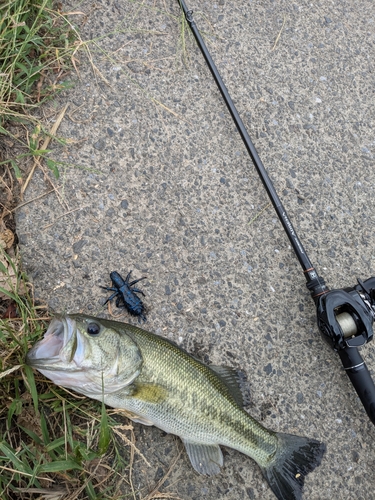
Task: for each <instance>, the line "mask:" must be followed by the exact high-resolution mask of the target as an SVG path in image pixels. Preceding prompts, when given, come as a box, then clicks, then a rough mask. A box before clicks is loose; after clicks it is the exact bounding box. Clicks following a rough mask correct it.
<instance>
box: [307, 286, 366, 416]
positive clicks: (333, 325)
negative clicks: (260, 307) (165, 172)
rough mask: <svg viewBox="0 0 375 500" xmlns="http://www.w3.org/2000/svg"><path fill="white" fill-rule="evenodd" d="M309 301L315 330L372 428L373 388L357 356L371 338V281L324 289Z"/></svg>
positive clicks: (363, 363) (361, 360)
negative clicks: (335, 359)
mask: <svg viewBox="0 0 375 500" xmlns="http://www.w3.org/2000/svg"><path fill="white" fill-rule="evenodd" d="M320 280H321V278H320ZM321 281H322V280H321ZM313 298H314V300H315V303H316V309H317V311H316V312H317V319H318V327H319V330H320V332H321V334H322V336H323V338H324V339H325V340H326V341H327V342H328V344H329V345H330V346H331V347H332V348H333V349H334V350H335V351H337V352H338V354H339V356H340V359H341V362H342V364H343V366H344V369H345V371H346V373H347V374H348V377H349V378H350V380H351V382H352V384H353V386H354V388H355V390H356V392H357V394H358V396H359V398H360V400H361V401H362V404H363V406H364V407H365V409H366V412H367V414H368V416H369V417H370V420H371V421H372V423H373V424H375V386H374V382H373V380H372V378H371V375H370V372H369V371H368V368H367V366H366V364H365V362H364V361H363V359H362V357H361V355H360V354H359V352H358V347H361V346H362V345H364V344H366V343H367V342H370V340H372V337H373V323H374V320H375V277H372V278H369V279H367V280H366V281H361V280H360V279H358V285H356V286H354V287H353V288H344V289H342V290H328V289H327V290H325V291H323V292H321V293H320V294H319V295H315V296H313Z"/></svg>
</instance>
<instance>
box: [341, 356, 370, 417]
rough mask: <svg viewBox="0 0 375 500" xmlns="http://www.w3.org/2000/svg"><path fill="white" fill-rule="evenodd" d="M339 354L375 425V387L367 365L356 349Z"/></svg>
mask: <svg viewBox="0 0 375 500" xmlns="http://www.w3.org/2000/svg"><path fill="white" fill-rule="evenodd" d="M338 353H339V356H340V358H341V361H342V364H343V366H344V369H345V371H346V373H347V374H348V377H349V378H350V381H351V383H352V384H353V386H354V389H355V390H356V392H357V394H358V397H359V399H360V400H361V401H362V404H363V406H364V408H365V410H366V412H367V415H368V416H369V418H370V420H371V422H372V423H373V424H374V425H375V385H374V382H373V380H372V378H371V375H370V372H369V370H368V368H367V366H366V363H365V362H364V361H363V359H362V357H361V355H360V354H359V352H358V349H357V348H356V347H347V348H346V349H340V350H339V351H338Z"/></svg>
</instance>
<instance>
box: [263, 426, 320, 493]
mask: <svg viewBox="0 0 375 500" xmlns="http://www.w3.org/2000/svg"><path fill="white" fill-rule="evenodd" d="M276 435H277V437H278V438H279V446H278V451H277V452H276V454H275V456H274V457H273V459H272V461H271V462H270V463H269V464H268V466H266V467H261V469H262V472H263V474H264V476H265V478H266V479H267V482H268V484H269V485H270V487H271V489H272V491H273V492H274V493H275V495H276V497H277V498H278V499H279V500H299V499H301V498H302V489H303V483H304V481H305V476H306V475H307V474H308V473H309V472H311V471H313V470H314V469H315V467H317V466H318V465H320V462H321V461H322V458H323V455H324V452H325V449H326V447H325V444H324V443H321V442H319V441H316V440H315V439H309V438H305V437H300V436H294V435H292V434H283V433H277V434H276Z"/></svg>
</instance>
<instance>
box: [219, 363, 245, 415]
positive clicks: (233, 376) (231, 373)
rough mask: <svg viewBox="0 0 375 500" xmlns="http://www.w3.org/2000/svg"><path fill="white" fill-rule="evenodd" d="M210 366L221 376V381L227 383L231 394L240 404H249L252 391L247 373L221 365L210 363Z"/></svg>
mask: <svg viewBox="0 0 375 500" xmlns="http://www.w3.org/2000/svg"><path fill="white" fill-rule="evenodd" d="M210 368H211V369H212V370H213V371H214V372H215V373H216V375H218V376H219V377H220V379H221V381H222V382H223V383H224V384H225V385H226V387H227V389H228V391H229V394H230V395H231V396H232V398H233V399H234V400H235V402H236V403H237V404H238V405H239V406H241V407H243V406H248V405H249V403H250V391H249V388H248V387H247V385H246V382H247V377H246V374H245V373H244V372H243V371H241V370H236V369H235V368H230V367H229V366H219V365H210Z"/></svg>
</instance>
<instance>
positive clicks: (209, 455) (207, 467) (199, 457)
mask: <svg viewBox="0 0 375 500" xmlns="http://www.w3.org/2000/svg"><path fill="white" fill-rule="evenodd" d="M182 441H183V443H184V445H185V448H186V452H187V454H188V456H189V458H190V462H191V465H192V466H193V467H194V469H195V470H196V471H197V472H199V474H205V475H207V476H212V475H214V474H219V472H220V467H222V465H223V454H222V452H221V449H220V446H219V445H217V444H201V443H194V442H192V441H187V440H186V439H183V440H182Z"/></svg>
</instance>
